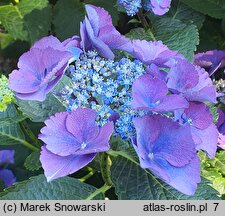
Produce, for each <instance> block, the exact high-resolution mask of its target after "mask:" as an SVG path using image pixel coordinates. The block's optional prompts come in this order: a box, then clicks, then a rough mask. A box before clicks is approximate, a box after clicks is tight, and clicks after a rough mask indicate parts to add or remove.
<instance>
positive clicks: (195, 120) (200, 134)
mask: <svg viewBox="0 0 225 216" xmlns="http://www.w3.org/2000/svg"><path fill="white" fill-rule="evenodd" d="M175 116H176V118H177V119H178V120H179V121H180V123H181V124H186V125H190V128H191V134H192V138H193V140H194V142H195V144H196V149H197V150H200V149H202V150H204V151H206V152H207V154H208V156H209V157H210V158H213V157H214V156H215V154H216V150H217V141H218V130H217V128H216V125H215V124H214V123H213V117H212V115H211V113H210V110H209V107H208V106H206V105H205V104H203V103H198V102H191V103H190V105H189V107H188V108H187V109H185V110H177V111H175Z"/></svg>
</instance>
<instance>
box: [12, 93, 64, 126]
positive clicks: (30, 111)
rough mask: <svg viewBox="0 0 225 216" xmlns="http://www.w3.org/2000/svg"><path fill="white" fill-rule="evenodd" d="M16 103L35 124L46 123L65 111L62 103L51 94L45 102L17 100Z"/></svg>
mask: <svg viewBox="0 0 225 216" xmlns="http://www.w3.org/2000/svg"><path fill="white" fill-rule="evenodd" d="M16 103H17V105H18V106H19V108H18V109H19V110H21V111H22V112H23V113H24V114H25V115H27V116H28V117H29V118H30V119H31V121H34V122H44V121H45V120H46V119H48V118H49V117H50V116H52V115H54V114H55V113H57V112H63V111H65V107H64V106H63V105H62V103H61V102H60V101H59V100H58V99H57V98H56V97H55V96H53V95H52V94H49V95H48V96H47V98H46V99H45V101H44V102H39V101H25V100H20V99H17V102H16Z"/></svg>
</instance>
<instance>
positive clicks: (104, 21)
mask: <svg viewBox="0 0 225 216" xmlns="http://www.w3.org/2000/svg"><path fill="white" fill-rule="evenodd" d="M85 8H86V12H87V17H86V18H85V20H84V21H83V23H82V24H81V28H80V32H81V39H82V41H81V46H82V48H83V49H84V50H90V49H96V50H97V51H98V53H99V54H100V55H102V56H103V57H105V58H109V59H113V58H114V57H115V56H114V54H113V52H112V51H111V49H118V50H123V51H127V52H129V51H130V49H131V42H130V40H129V39H128V38H126V37H124V36H122V35H121V34H120V33H119V32H118V31H117V30H116V28H115V27H114V26H113V24H112V19H111V16H110V15H109V14H108V12H107V11H105V10H104V9H103V8H100V7H96V6H93V5H90V4H87V5H85Z"/></svg>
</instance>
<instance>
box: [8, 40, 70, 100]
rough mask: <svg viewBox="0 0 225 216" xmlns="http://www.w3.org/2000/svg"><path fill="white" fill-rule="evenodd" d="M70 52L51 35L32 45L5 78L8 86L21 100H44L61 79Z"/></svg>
mask: <svg viewBox="0 0 225 216" xmlns="http://www.w3.org/2000/svg"><path fill="white" fill-rule="evenodd" d="M71 58H72V53H71V52H69V51H67V50H66V48H65V47H64V46H63V44H62V43H61V42H60V41H59V40H58V39H56V38H55V37H53V36H48V37H44V38H43V39H41V40H39V41H38V42H36V43H35V44H34V45H33V47H32V48H31V49H30V51H28V52H26V53H24V54H23V55H22V56H21V57H20V59H19V62H18V68H19V69H18V70H14V71H13V72H12V73H11V74H10V76H9V87H10V88H11V89H12V90H13V91H15V92H16V96H17V97H18V98H20V99H24V100H37V101H44V100H45V98H46V95H47V94H48V93H49V92H50V91H51V90H52V89H53V88H54V86H55V85H56V84H57V83H58V81H59V80H60V78H61V77H62V75H63V73H64V70H65V68H66V67H67V65H68V62H69V60H70V59H71Z"/></svg>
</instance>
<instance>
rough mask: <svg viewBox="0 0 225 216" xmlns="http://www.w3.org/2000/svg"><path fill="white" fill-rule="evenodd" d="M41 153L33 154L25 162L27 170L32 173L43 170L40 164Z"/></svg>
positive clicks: (35, 152)
mask: <svg viewBox="0 0 225 216" xmlns="http://www.w3.org/2000/svg"><path fill="white" fill-rule="evenodd" d="M39 158H40V152H39V151H34V152H32V153H31V154H30V155H29V156H28V157H27V158H26V160H25V162H24V166H25V167H26V169H27V170H30V171H36V170H39V169H40V168H41V163H40V160H39Z"/></svg>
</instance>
